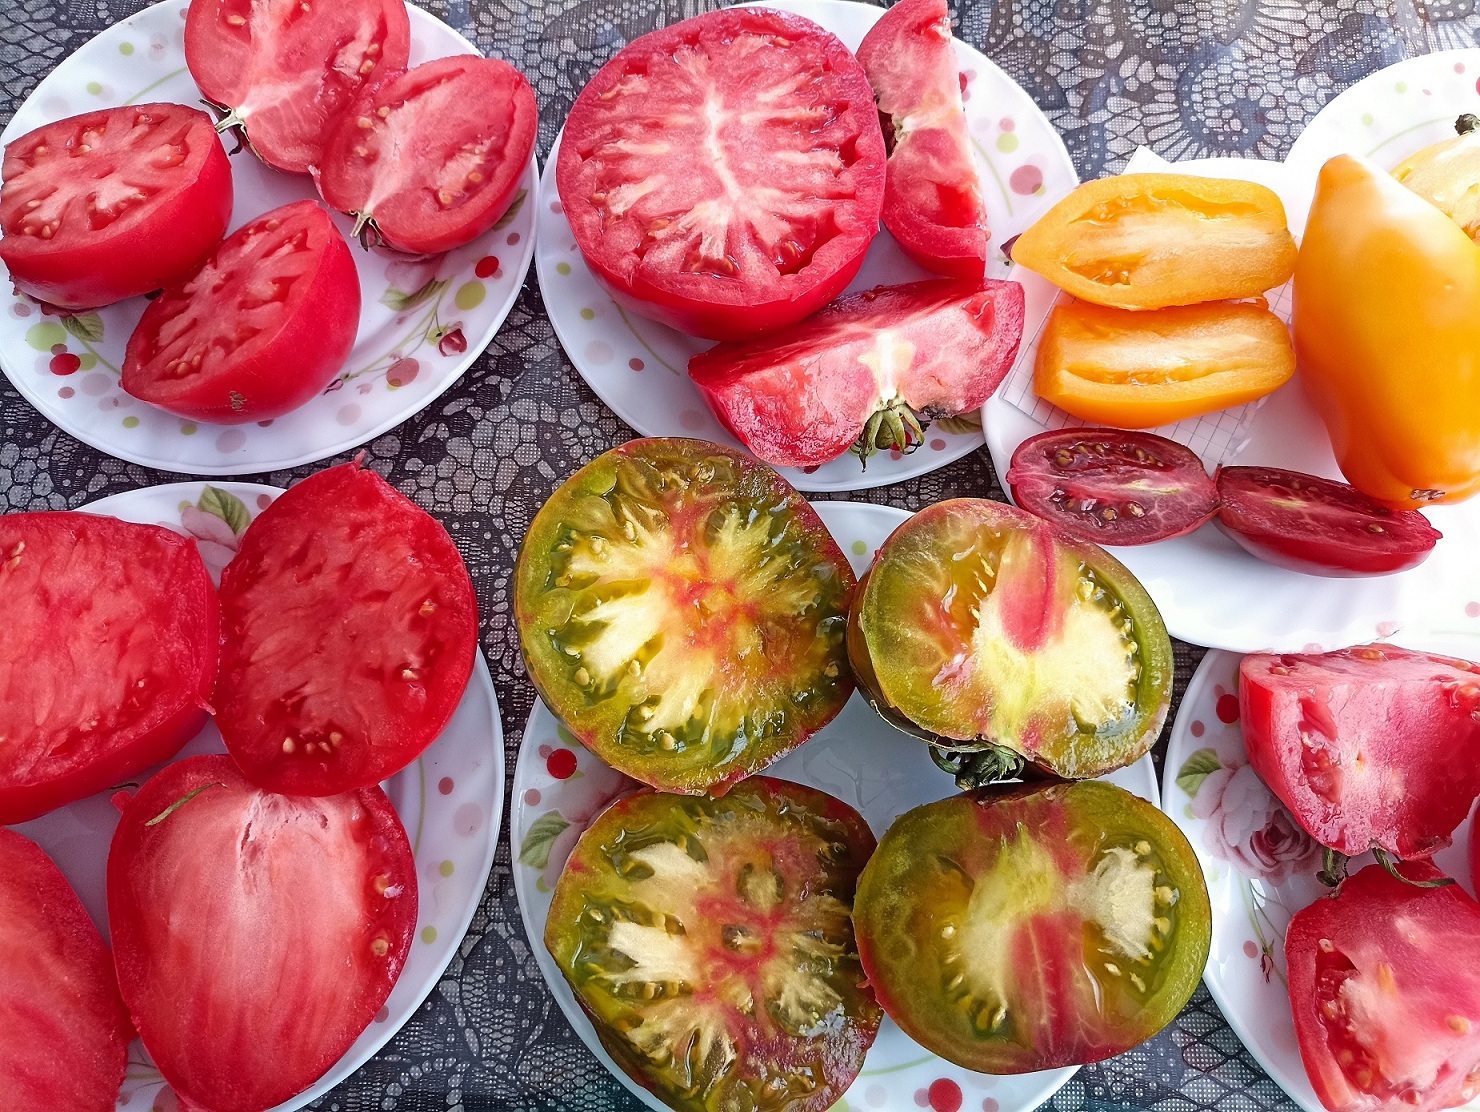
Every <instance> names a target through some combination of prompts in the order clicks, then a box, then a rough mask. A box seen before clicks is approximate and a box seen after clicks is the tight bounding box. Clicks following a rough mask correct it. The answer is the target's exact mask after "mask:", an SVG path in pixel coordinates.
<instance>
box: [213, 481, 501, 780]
mask: <svg viewBox="0 0 1480 1112" xmlns="http://www.w3.org/2000/svg"><path fill="white" fill-rule="evenodd" d="M221 614H222V622H221V624H222V636H221V674H220V678H219V680H218V681H217V684H216V725H218V726H219V727H220V728H221V737H222V738H223V740H225V742H226V748H227V749H228V750H230V752H231V755H232V756H233V757H235V758H236V761H237V764H239V765H241V768H242V771H243V772H245V773H246V774H247V777H248V779H250V780H251V781H252V782H253V783H255V784H259V785H261V786H262V787H264V788H268V789H270V790H272V791H281V792H290V793H293V794H298V795H332V794H334V793H335V792H344V791H350V790H352V789H354V788H362V787H366V786H368V785H371V784H378V783H379V782H380V781H382V780H384V779H386V778H387V777H390V776H394V775H395V774H396V773H397V772H399V771H401V769H403V768H405V767H406V766H407V765H409V764H410V763H411V762H412V761H414V760H416V758H417V757H419V756H420V755H421V753H422V751H423V750H424V749H426V747H427V746H428V745H430V744H431V743H432V742H433V741H435V740H436V739H437V735H438V734H440V733H441V732H442V728H443V727H444V726H446V725H447V722H448V720H449V719H450V718H451V717H452V713H453V711H455V710H456V709H457V704H458V702H459V700H461V699H462V694H463V690H464V688H466V687H467V685H468V677H469V676H471V675H472V671H473V660H474V656H475V653H476V651H477V647H478V606H477V600H476V599H475V598H474V596H473V583H472V580H471V579H469V578H468V569H467V568H466V567H465V566H464V565H463V562H462V557H461V556H460V555H458V551H457V546H456V545H455V544H453V543H452V538H451V537H449V536H448V535H447V530H445V529H443V528H442V526H441V525H440V524H439V523H438V522H437V520H436V519H435V518H433V517H432V516H431V515H430V514H428V513H427V512H426V511H425V510H422V509H421V508H420V507H418V506H417V505H416V504H415V503H414V502H412V501H411V500H410V499H409V498H407V497H405V496H404V495H403V494H401V493H399V492H398V491H397V490H396V489H395V488H394V487H392V486H391V485H390V484H389V483H387V482H386V481H385V480H384V479H382V478H381V477H380V476H379V475H377V474H376V473H375V472H374V471H368V470H364V469H362V468H361V467H360V465H359V463H358V462H355V463H347V464H343V465H341V466H339V467H331V468H329V469H328V470H327V471H320V472H319V473H318V474H317V475H312V476H310V477H309V478H307V479H305V480H303V482H301V483H299V484H297V485H296V486H294V487H292V488H291V489H290V490H289V491H288V492H287V493H286V494H284V495H282V497H280V498H279V499H278V500H277V501H276V502H274V503H273V504H272V505H271V506H269V507H268V508H267V509H266V510H264V511H263V512H262V514H261V515H260V516H259V517H258V518H257V519H256V520H255V521H253V522H252V524H251V525H249V526H248V527H247V531H246V532H245V533H243V534H242V541H241V548H240V549H239V550H238V552H237V554H236V556H235V557H234V558H233V559H232V561H231V563H229V564H227V565H226V570H225V571H224V572H223V573H222V575H221Z"/></svg>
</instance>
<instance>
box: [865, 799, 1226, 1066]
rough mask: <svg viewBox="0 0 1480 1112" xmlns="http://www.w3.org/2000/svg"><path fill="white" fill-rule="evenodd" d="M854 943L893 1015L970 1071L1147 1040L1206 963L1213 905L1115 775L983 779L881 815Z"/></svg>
mask: <svg viewBox="0 0 1480 1112" xmlns="http://www.w3.org/2000/svg"><path fill="white" fill-rule="evenodd" d="M854 925H855V929H856V930H857V932H858V951H859V956H860V957H861V959H862V961H863V968H864V971H865V972H866V973H867V974H868V979H869V983H870V984H871V985H873V987H874V991H875V992H876V993H877V994H878V998H879V1003H880V1004H881V1005H882V1006H883V1008H884V1011H885V1012H886V1013H888V1015H889V1017H890V1018H891V1019H893V1020H894V1021H895V1022H896V1023H898V1024H899V1025H900V1027H902V1028H903V1029H904V1031H905V1033H906V1034H908V1035H909V1036H910V1037H911V1038H913V1039H914V1040H915V1041H916V1042H918V1043H919V1044H920V1045H921V1046H923V1047H925V1048H926V1049H927V1050H930V1051H932V1052H933V1053H935V1054H938V1055H940V1056H941V1057H942V1058H945V1059H947V1060H948V1061H951V1062H955V1063H956V1064H957V1065H960V1066H964V1067H965V1068H967V1069H971V1070H977V1071H980V1072H983V1073H994V1074H1004V1073H1027V1072H1031V1071H1035V1070H1045V1069H1057V1068H1059V1067H1062V1066H1074V1065H1082V1064H1085V1063H1088V1062H1097V1061H1099V1060H1101V1059H1103V1058H1108V1057H1109V1056H1110V1055H1112V1054H1119V1053H1120V1052H1121V1051H1124V1050H1128V1049H1129V1048H1131V1047H1133V1046H1135V1045H1137V1044H1138V1043H1141V1042H1143V1041H1145V1040H1146V1039H1149V1038H1150V1037H1151V1036H1152V1035H1154V1034H1156V1032H1157V1031H1159V1030H1161V1029H1162V1028H1163V1027H1165V1026H1166V1024H1167V1023H1169V1022H1170V1021H1171V1020H1172V1018H1173V1017H1174V1016H1176V1014H1177V1013H1178V1012H1179V1011H1180V1010H1181V1009H1182V1006H1183V1005H1184V1004H1186V1002H1187V1000H1188V998H1189V997H1190V996H1191V995H1192V992H1193V990H1194V989H1195V988H1196V987H1197V983H1198V980H1199V978H1200V977H1201V976H1202V972H1203V966H1204V965H1205V964H1206V963H1207V959H1208V948H1209V944H1210V941H1211V911H1210V907H1209V903H1208V894H1207V888H1206V885H1205V884H1204V881H1203V875H1202V870H1201V868H1200V867H1199V866H1198V863H1197V858H1196V856H1195V855H1194V853H1193V851H1192V847H1191V846H1190V845H1189V844H1188V843H1187V839H1186V838H1185V837H1183V835H1182V833H1181V832H1180V831H1179V830H1178V829H1177V828H1176V826H1175V825H1174V824H1173V823H1172V822H1171V820H1170V819H1168V818H1167V817H1166V816H1165V815H1163V814H1162V813H1161V812H1160V811H1158V810H1157V809H1156V808H1155V807H1154V806H1152V805H1151V804H1150V803H1147V802H1146V801H1145V800H1142V799H1139V798H1138V797H1136V796H1134V795H1131V794H1130V793H1129V792H1127V791H1125V790H1123V789H1121V788H1118V787H1115V786H1114V785H1112V784H1106V783H1099V782H1095V781H1086V782H1083V783H1075V784H1062V783H1061V784H1053V785H1050V786H1047V787H1044V786H1019V785H1013V786H1011V787H1002V788H988V789H982V790H978V791H974V792H969V793H967V794H964V795H958V796H953V797H951V798H948V799H943V800H940V801H939V802H936V803H930V804H927V805H925V806H923V807H917V808H916V809H915V810H913V811H910V812H907V813H906V814H904V815H903V816H901V817H900V818H899V819H897V820H895V823H894V825H893V826H891V827H890V828H889V831H888V832H887V833H886V834H885V835H884V837H883V840H882V841H881V842H880V843H879V848H878V850H877V852H876V853H875V854H874V856H873V858H872V860H870V862H869V864H868V865H867V867H865V869H864V871H863V876H862V877H861V878H860V880H859V882H858V897H857V900H856V902H855V905H854Z"/></svg>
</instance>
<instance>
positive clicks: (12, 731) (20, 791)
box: [0, 512, 221, 823]
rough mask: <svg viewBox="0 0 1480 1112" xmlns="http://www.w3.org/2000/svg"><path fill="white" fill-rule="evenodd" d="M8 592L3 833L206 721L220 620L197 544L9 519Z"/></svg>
mask: <svg viewBox="0 0 1480 1112" xmlns="http://www.w3.org/2000/svg"><path fill="white" fill-rule="evenodd" d="M0 588H3V589H0V823H17V822H25V821H27V820H28V819H33V818H36V817H37V816H38V815H44V814H45V813H46V812H47V811H50V810H53V809H54V808H57V807H61V806H62V805H64V804H67V803H71V802H73V801H75V800H78V799H82V798H84V797H86V796H89V795H92V794H93V793H94V792H97V791H102V790H103V789H104V788H106V787H108V786H109V785H111V784H117V783H119V782H120V781H122V780H127V779H128V778H129V777H130V776H133V775H134V774H136V773H138V772H142V771H143V770H144V769H146V768H148V767H149V766H150V765H152V764H157V763H158V762H159V761H162V760H165V759H166V758H168V757H171V756H173V755H174V754H175V753H176V752H178V751H179V749H180V747H181V746H182V745H184V744H185V743H186V742H187V741H189V740H190V739H191V738H192V737H194V736H195V735H196V734H197V733H198V732H199V731H200V728H201V727H202V726H204V725H205V722H206V714H207V711H208V710H209V709H210V704H209V702H208V699H209V696H210V693H211V683H212V681H213V680H214V679H215V676H216V659H217V638H218V635H219V629H220V620H221V612H220V606H219V604H218V603H217V601H216V590H215V588H214V587H213V586H212V585H211V576H210V573H209V572H208V571H207V570H206V566H205V563H204V562H203V561H202V560H201V558H200V553H199V552H197V551H196V548H195V542H194V541H190V540H186V539H185V538H184V537H182V536H180V535H179V534H178V533H172V532H170V531H169V530H168V529H162V528H160V527H159V526H156V525H135V524H132V523H130V522H125V521H119V520H117V519H115V518H111V517H100V516H97V515H95V514H85V513H75V512H59V513H33V514H11V515H8V516H5V517H0Z"/></svg>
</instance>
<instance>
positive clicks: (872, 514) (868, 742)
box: [509, 502, 1159, 1112]
mask: <svg viewBox="0 0 1480 1112" xmlns="http://www.w3.org/2000/svg"><path fill="white" fill-rule="evenodd" d="M813 505H814V507H815V508H816V510H817V512H818V513H819V514H821V515H822V520H823V521H824V522H825V523H826V524H827V527H828V528H829V529H830V530H831V531H832V534H833V536H834V537H835V538H836V539H837V541H838V544H839V545H841V546H842V548H843V551H844V552H846V553H848V559H849V560H850V561H851V562H852V564H853V567H854V569H855V570H856V571H860V572H861V571H863V570H864V569H865V568H866V567H867V566H868V565H869V563H870V562H871V561H872V560H873V555H874V552H875V550H876V549H877V548H878V547H879V545H881V544H883V543H884V539H885V538H886V537H888V536H889V534H890V533H891V532H893V530H894V529H895V527H896V526H898V525H899V523H900V522H901V521H904V520H905V519H906V518H908V517H909V514H907V513H906V512H905V511H903V510H896V509H892V508H890V507H888V506H871V505H863V504H860V503H851V502H815V503H813ZM766 771H767V774H768V775H772V776H780V777H782V778H783V779H787V780H794V781H796V782H798V783H803V784H810V785H811V786H813V787H815V788H820V789H822V790H823V791H826V792H830V793H831V794H833V795H835V796H837V797H838V798H839V799H842V800H843V801H844V802H846V803H848V804H849V805H851V806H853V807H856V808H858V810H859V811H860V812H861V813H862V814H863V816H864V818H866V819H867V820H868V822H869V825H870V826H871V827H872V828H873V831H874V833H875V834H876V835H882V834H883V833H884V831H885V830H887V829H888V828H889V825H890V824H891V823H893V822H894V820H895V819H896V818H898V817H899V816H900V815H901V814H903V813H904V812H905V811H908V810H909V809H911V808H912V807H918V806H920V805H921V804H924V803H929V802H932V801H934V800H937V799H942V798H944V797H946V796H948V795H953V794H955V791H956V786H955V784H954V783H953V781H952V780H951V777H950V776H948V775H947V774H945V773H944V772H941V771H940V770H939V769H938V768H936V767H935V765H934V764H932V763H931V761H930V758H929V756H928V755H927V754H926V752H925V747H924V746H923V745H921V744H920V742H918V741H916V740H915V739H914V738H912V737H909V736H907V735H906V734H903V733H900V732H899V731H898V730H896V729H894V728H893V727H892V726H890V725H888V724H887V723H885V722H884V720H883V719H881V718H880V717H879V716H878V715H877V714H875V713H874V712H873V710H871V709H870V708H869V706H868V704H867V703H866V702H864V700H863V696H861V695H854V696H853V698H852V699H851V700H850V701H849V703H848V705H847V706H846V707H844V708H843V712H842V713H841V714H840V715H838V717H837V718H836V719H834V720H833V722H832V723H830V724H829V725H828V726H827V727H826V728H825V729H823V730H821V731H819V732H818V733H817V734H816V735H815V736H814V737H813V738H812V739H811V740H810V741H808V742H807V743H806V744H805V745H803V746H802V747H801V748H800V749H798V750H796V751H795V752H794V753H791V754H790V755H788V756H786V757H783V758H782V759H781V760H779V761H777V762H776V763H775V764H773V765H771V766H770V767H769V768H768V769H767V770H766ZM1108 779H1110V780H1112V781H1114V782H1115V783H1117V784H1119V785H1120V786H1121V787H1123V788H1126V789H1128V790H1130V791H1133V792H1135V793H1136V794H1137V795H1140V796H1142V797H1144V798H1146V799H1149V800H1151V801H1152V802H1156V801H1157V800H1158V799H1159V793H1158V792H1157V787H1156V771H1155V769H1154V767H1153V766H1152V764H1151V758H1150V757H1144V758H1142V759H1141V760H1140V761H1138V762H1136V763H1135V764H1134V765H1132V766H1131V767H1130V768H1126V769H1121V770H1120V771H1119V772H1116V773H1114V774H1112V775H1111V776H1110V777H1108ZM636 787H637V785H636V783H635V782H634V781H632V780H628V779H627V778H626V777H624V776H622V775H621V774H620V773H618V772H615V771H613V770H612V769H611V768H610V767H609V766H608V765H606V764H605V763H604V762H603V761H601V760H600V759H598V758H597V757H595V756H594V755H592V754H591V753H590V752H588V751H587V750H586V749H585V748H584V747H583V746H582V745H581V744H580V743H579V742H578V741H576V739H575V738H574V737H573V736H572V735H571V734H569V733H568V732H566V731H565V730H564V729H563V728H562V727H561V726H560V724H559V723H558V722H557V721H556V720H555V716H554V715H552V714H551V713H550V712H549V710H547V709H546V708H545V705H544V704H543V703H542V702H540V701H539V700H535V704H534V710H533V711H532V712H531V714H530V716H529V724H528V725H527V726H526V727H525V730H524V739H523V741H522V743H521V745H520V748H519V762H518V765H517V766H516V768H515V771H514V785H513V803H512V808H513V810H512V816H513V817H512V819H511V820H510V824H509V844H510V848H511V851H512V854H513V857H514V860H515V862H516V864H515V866H514V889H515V891H516V893H517V894H518V897H519V910H520V912H521V913H522V915H523V916H524V929H525V931H526V932H527V933H528V935H529V938H530V947H531V949H532V950H533V951H534V955H535V960H536V961H537V962H539V966H540V972H542V973H543V974H544V976H545V980H546V982H548V984H549V986H550V991H551V992H552V993H553V994H554V996H555V999H556V1001H557V1002H558V1003H559V1004H560V1007H561V1010H562V1011H564V1012H565V1016H566V1018H567V1019H569V1020H570V1022H571V1025H572V1026H574V1027H575V1029H576V1031H577V1032H578V1033H579V1034H580V1036H581V1038H582V1039H583V1040H584V1041H585V1043H586V1045H587V1046H588V1047H590V1048H591V1051H592V1053H594V1054H595V1055H596V1056H597V1057H598V1058H600V1059H601V1061H602V1064H604V1065H605V1066H606V1067H607V1069H609V1070H611V1071H612V1073H613V1074H614V1075H615V1076H616V1077H618V1078H619V1079H620V1080H621V1081H623V1082H624V1083H625V1084H626V1086H627V1088H629V1089H630V1090H632V1092H633V1093H635V1094H636V1095H637V1096H638V1097H640V1098H642V1099H643V1100H644V1101H645V1102H646V1103H647V1105H648V1107H650V1108H653V1109H656V1110H658V1112H664V1110H665V1106H664V1105H663V1104H662V1103H661V1102H659V1101H658V1100H657V1099H656V1098H655V1097H653V1096H652V1094H650V1093H648V1092H646V1091H645V1090H643V1089H641V1088H640V1087H639V1086H637V1085H636V1083H634V1082H633V1081H631V1080H630V1079H629V1078H628V1077H627V1075H626V1074H624V1073H622V1071H621V1070H620V1069H618V1068H617V1067H616V1066H615V1065H614V1064H613V1063H612V1061H611V1059H610V1058H609V1057H608V1056H607V1054H606V1052H605V1051H604V1050H603V1049H602V1048H601V1044H600V1043H599V1042H598V1041H597V1038H596V1032H595V1031H594V1030H593V1029H592V1027H591V1023H590V1021H589V1020H587V1019H586V1017H585V1015H584V1014H583V1013H582V1012H581V1009H580V1006H579V1005H578V1004H577V1003H576V1000H575V997H574V996H573V995H572V993H571V991H570V987H569V986H568V985H567V984H566V982H565V980H564V978H563V977H562V976H561V974H560V971H559V970H558V969H557V968H556V967H555V962H554V959H552V958H551V957H550V954H549V951H547V950H546V949H545V944H544V936H545V920H546V918H547V916H548V915H549V911H550V898H551V892H552V889H553V886H554V884H555V882H556V880H557V879H558V878H559V876H560V870H561V869H562V868H563V867H564V865H565V860H566V858H567V857H568V856H569V855H570V851H571V849H572V847H573V846H574V845H575V842H576V839H577V838H578V837H580V835H581V833H582V831H584V830H585V828H586V826H587V825H588V824H589V823H590V821H591V820H592V819H593V818H595V817H596V816H597V815H598V814H600V813H601V811H602V810H603V809H605V807H606V806H607V804H609V803H611V802H612V801H613V800H614V799H616V798H618V797H619V796H621V795H623V794H625V793H626V792H629V791H632V790H635V789H636ZM1073 1074H1074V1069H1073V1068H1068V1069H1059V1070H1047V1071H1044V1072H1042V1073H1030V1074H1022V1075H1019V1076H1016V1077H990V1076H988V1075H986V1074H980V1073H972V1072H971V1071H970V1070H965V1069H962V1068H961V1067H959V1066H955V1065H952V1064H951V1063H949V1062H946V1061H944V1060H942V1059H940V1058H937V1057H936V1056H935V1055H933V1054H931V1053H930V1052H929V1051H928V1050H925V1049H924V1048H923V1047H921V1046H920V1045H919V1044H917V1043H915V1042H914V1041H913V1040H912V1039H910V1038H909V1036H907V1035H906V1034H905V1033H904V1032H903V1031H901V1030H900V1029H899V1028H898V1027H896V1026H895V1025H894V1023H893V1022H891V1021H890V1020H888V1019H886V1020H885V1021H884V1026H883V1029H882V1030H880V1032H879V1038H878V1041H877V1042H875V1043H874V1046H873V1049H872V1050H870V1051H869V1055H868V1059H867V1061H866V1062H865V1063H864V1067H863V1072H862V1073H861V1074H860V1075H859V1077H858V1080H857V1081H855V1082H854V1083H853V1086H852V1087H851V1088H850V1089H849V1090H848V1092H847V1094H846V1096H845V1097H844V1099H843V1100H841V1101H840V1102H839V1103H837V1104H836V1105H834V1106H833V1109H832V1112H850V1110H851V1112H864V1110H866V1109H875V1108H886V1109H893V1110H899V1109H907V1108H916V1107H920V1108H932V1109H935V1110H936V1112H958V1110H964V1112H1026V1110H1027V1109H1032V1108H1037V1107H1038V1106H1039V1105H1040V1104H1042V1103H1043V1102H1044V1101H1046V1100H1048V1098H1049V1097H1051V1096H1052V1095H1053V1094H1054V1093H1055V1092H1057V1091H1058V1090H1059V1089H1060V1088H1061V1087H1063V1085H1064V1083H1065V1082H1067V1081H1068V1080H1069V1078H1070V1077H1072V1076H1073Z"/></svg>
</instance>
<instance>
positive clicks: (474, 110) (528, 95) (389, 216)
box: [314, 54, 539, 255]
mask: <svg viewBox="0 0 1480 1112" xmlns="http://www.w3.org/2000/svg"><path fill="white" fill-rule="evenodd" d="M538 127H539V109H538V108H537V107H536V106H535V102H534V90H533V89H531V88H530V87H529V82H528V81H527V80H526V79H525V77H524V75H523V74H522V73H520V72H519V71H518V70H516V69H515V68H514V67H513V66H511V65H509V63H508V62H501V61H499V60H498V59H497V58H480V57H478V56H477V55H476V54H460V55H456V56H454V57H451V58H439V59H437V60H436V61H434V62H426V63H424V64H423V65H420V66H417V67H416V68H414V69H411V70H408V71H406V72H404V73H394V74H391V75H390V76H388V77H383V78H381V79H379V80H377V81H375V82H373V83H372V84H370V85H367V86H366V87H365V88H364V89H363V90H362V91H361V93H360V95H359V96H358V97H357V98H356V99H355V101H354V103H353V104H351V105H350V106H349V108H348V109H347V110H346V111H345V113H344V115H343V116H341V117H340V119H339V122H338V125H337V126H336V127H335V128H334V131H333V134H332V135H331V136H330V138H329V140H328V142H327V143H326V145H325V149H324V158H323V161H322V162H321V163H320V164H319V166H318V167H317V168H316V169H315V171H314V180H315V181H316V182H317V183H318V187H319V192H320V193H322V194H323V197H324V200H326V201H328V202H329V204H331V205H333V206H334V207H335V208H337V209H339V211H341V212H347V213H350V214H351V215H352V216H354V218H355V233H356V234H357V235H359V236H360V237H361V240H362V242H365V243H379V244H384V245H385V246H387V247H394V248H396V249H397V250H400V251H410V252H412V253H413V254H417V255H433V254H439V253H440V252H443V251H450V250H452V249H453V248H454V247H461V246H462V245H463V244H464V243H470V242H472V241H473V240H475V239H477V238H478V237H479V236H481V235H482V234H483V233H484V232H486V231H488V229H489V228H491V227H493V225H494V224H495V223H496V222H497V221H498V219H499V217H501V216H503V215H504V213H505V212H507V211H508V208H509V204H510V202H512V201H513V199H514V190H515V189H517V188H518V186H519V180H520V178H522V177H523V176H524V170H525V168H526V167H527V166H528V165H529V156H530V154H531V153H533V151H534V137H535V131H536V129H537V128H538Z"/></svg>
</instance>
